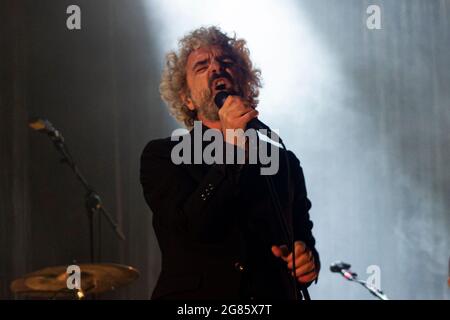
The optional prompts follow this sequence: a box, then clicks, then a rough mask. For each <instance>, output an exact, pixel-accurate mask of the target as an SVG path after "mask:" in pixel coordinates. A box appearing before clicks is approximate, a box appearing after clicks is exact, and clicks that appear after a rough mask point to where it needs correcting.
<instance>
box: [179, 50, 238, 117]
mask: <svg viewBox="0 0 450 320" xmlns="http://www.w3.org/2000/svg"><path fill="white" fill-rule="evenodd" d="M241 79H242V75H241V73H240V72H239V68H238V66H237V64H236V59H235V58H234V56H233V55H231V53H230V52H229V51H227V50H225V49H223V48H221V47H220V46H209V47H201V48H199V49H197V50H195V51H193V52H192V53H191V54H190V55H189V57H188V60H187V64H186V80H187V85H188V89H189V92H190V96H189V97H187V99H185V100H186V105H187V106H188V107H189V109H191V110H197V112H198V114H199V116H200V115H201V116H203V117H204V118H206V119H208V120H210V121H218V120H219V115H218V109H217V107H216V105H215V104H214V97H215V95H216V94H217V92H219V91H228V92H233V93H234V94H240V93H241V90H240V88H241V85H240V84H241V81H242V80H241Z"/></svg>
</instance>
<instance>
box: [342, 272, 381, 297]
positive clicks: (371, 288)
mask: <svg viewBox="0 0 450 320" xmlns="http://www.w3.org/2000/svg"><path fill="white" fill-rule="evenodd" d="M339 273H340V274H341V275H342V276H343V277H344V278H345V279H347V280H348V281H352V282H356V283H359V284H360V285H362V286H363V287H364V288H366V289H367V290H368V291H369V292H370V293H371V294H372V295H374V296H375V297H377V298H378V299H380V300H389V298H388V297H387V296H386V295H385V294H384V293H383V291H381V290H379V289H378V288H376V287H374V286H372V285H370V284H368V283H367V281H364V280H360V279H358V275H357V274H356V273H354V272H352V271H351V270H347V269H342V270H340V271H339Z"/></svg>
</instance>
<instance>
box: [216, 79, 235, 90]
mask: <svg viewBox="0 0 450 320" xmlns="http://www.w3.org/2000/svg"><path fill="white" fill-rule="evenodd" d="M212 87H213V88H214V90H215V91H222V90H227V89H229V88H231V83H230V81H229V80H228V79H226V78H219V79H216V80H214V82H213V85H212Z"/></svg>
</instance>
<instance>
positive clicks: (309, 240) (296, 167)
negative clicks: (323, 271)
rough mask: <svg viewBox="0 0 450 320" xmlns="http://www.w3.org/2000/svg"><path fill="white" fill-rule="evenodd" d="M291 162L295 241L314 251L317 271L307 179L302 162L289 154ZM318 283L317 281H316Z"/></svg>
mask: <svg viewBox="0 0 450 320" xmlns="http://www.w3.org/2000/svg"><path fill="white" fill-rule="evenodd" d="M289 154H290V157H291V158H293V159H294V160H293V161H291V167H290V171H291V177H292V179H293V183H294V186H293V188H294V199H293V215H294V216H293V223H294V237H295V240H296V241H297V240H300V241H303V242H304V243H305V244H306V246H307V247H308V248H309V249H310V250H311V251H312V253H313V255H314V261H315V263H316V269H317V270H318V271H319V270H320V257H319V253H318V252H317V250H316V240H315V238H314V236H313V233H312V228H313V222H312V221H311V219H310V215H309V210H310V209H311V201H310V200H309V199H308V197H307V192H306V185H305V177H304V175H303V169H302V167H301V166H300V161H299V160H298V159H297V157H296V156H295V155H294V154H293V153H292V152H289ZM316 281H317V280H316Z"/></svg>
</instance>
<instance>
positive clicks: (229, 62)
mask: <svg viewBox="0 0 450 320" xmlns="http://www.w3.org/2000/svg"><path fill="white" fill-rule="evenodd" d="M233 63H234V61H233V60H232V59H224V60H222V64H224V65H225V66H231V65H232V64H233Z"/></svg>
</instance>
